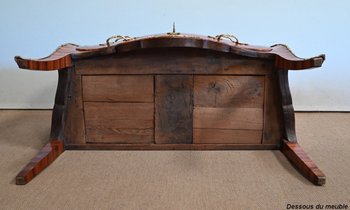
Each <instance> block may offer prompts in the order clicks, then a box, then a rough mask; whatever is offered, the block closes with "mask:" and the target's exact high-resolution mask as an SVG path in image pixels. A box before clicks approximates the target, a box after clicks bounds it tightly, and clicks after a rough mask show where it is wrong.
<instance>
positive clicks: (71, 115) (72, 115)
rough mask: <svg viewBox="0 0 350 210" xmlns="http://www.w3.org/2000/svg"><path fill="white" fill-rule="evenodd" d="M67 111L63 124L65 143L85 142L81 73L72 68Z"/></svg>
mask: <svg viewBox="0 0 350 210" xmlns="http://www.w3.org/2000/svg"><path fill="white" fill-rule="evenodd" d="M65 100H67V111H66V113H65V114H66V116H65V117H64V119H65V124H64V140H65V143H75V144H78V143H79V144H85V122H84V110H83V96H82V86H81V75H78V74H76V72H75V69H74V68H72V69H71V72H70V84H69V92H68V95H67V97H66V99H65Z"/></svg>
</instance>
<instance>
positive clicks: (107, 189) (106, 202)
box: [0, 111, 350, 210]
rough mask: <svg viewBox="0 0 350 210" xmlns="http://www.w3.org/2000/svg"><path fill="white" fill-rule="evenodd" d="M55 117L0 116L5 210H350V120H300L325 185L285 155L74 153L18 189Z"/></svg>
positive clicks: (312, 116)
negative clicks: (343, 209)
mask: <svg viewBox="0 0 350 210" xmlns="http://www.w3.org/2000/svg"><path fill="white" fill-rule="evenodd" d="M50 118H51V112H50V111H0V154H1V158H0V175H1V176H0V209H1V210H3V209H6V210H7V209H8V210H15V209H35V210H39V209H45V210H47V209H70V210H71V209H84V210H85V209H118V210H119V209H167V210H169V209H181V210H182V209H190V210H195V209H210V210H211V209H244V210H246V209H247V210H248V209H268V210H275V209H276V210H278V209H287V208H288V204H293V205H299V204H300V205H313V209H315V208H316V205H317V204H322V205H327V204H330V205H333V204H335V205H337V204H347V205H348V206H349V207H348V209H350V114H346V113H297V115H296V118H297V134H298V137H299V143H300V144H301V146H302V147H303V148H304V150H305V151H306V152H307V153H308V154H309V155H310V156H311V158H312V159H313V160H314V161H315V162H316V164H317V165H318V166H319V167H320V168H321V169H322V170H323V172H324V173H325V174H326V176H327V181H326V182H327V183H326V185H325V186H323V187H317V186H314V185H312V184H311V183H309V182H308V181H307V180H306V179H304V177H302V176H301V175H300V174H299V173H298V172H297V171H296V170H295V169H294V168H293V167H292V166H291V165H290V164H289V162H288V161H287V160H286V159H285V157H284V156H283V155H282V153H280V152H279V151H66V152H64V153H63V154H62V155H61V156H60V157H59V158H58V159H57V160H56V161H55V162H54V163H53V164H52V165H50V166H49V167H48V168H47V169H46V170H44V171H43V172H42V173H41V174H40V175H39V176H37V177H36V178H35V179H34V180H33V181H32V182H30V183H29V184H27V185H25V186H16V185H15V184H14V177H15V175H16V174H17V173H18V172H19V171H20V170H21V169H22V167H23V166H24V165H25V164H27V163H28V161H29V160H30V159H31V158H32V157H33V156H34V155H36V153H37V152H38V151H39V150H40V149H41V148H42V146H43V145H44V144H45V143H46V142H47V139H48V135H49V130H50ZM289 209H293V208H289ZM294 209H295V208H294ZM324 209H326V208H324Z"/></svg>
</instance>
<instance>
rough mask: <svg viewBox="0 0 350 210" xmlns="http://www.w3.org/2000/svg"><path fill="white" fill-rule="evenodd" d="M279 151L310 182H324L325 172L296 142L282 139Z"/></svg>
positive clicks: (318, 183) (321, 183)
mask: <svg viewBox="0 0 350 210" xmlns="http://www.w3.org/2000/svg"><path fill="white" fill-rule="evenodd" d="M281 151H282V153H283V154H284V155H285V156H286V157H287V159H288V160H289V161H290V162H291V164H292V165H293V166H294V167H295V168H296V169H298V170H299V172H300V173H301V174H302V175H303V176H304V177H305V178H307V179H308V180H309V181H310V182H312V183H313V184H315V185H319V186H321V185H324V184H325V183H326V176H325V174H324V173H323V172H322V171H321V170H320V169H319V168H318V167H317V166H316V164H315V163H314V162H313V161H312V160H311V159H310V158H309V156H308V155H307V154H306V153H305V152H304V150H303V149H302V148H301V147H300V145H299V144H298V143H296V142H288V141H282V147H281Z"/></svg>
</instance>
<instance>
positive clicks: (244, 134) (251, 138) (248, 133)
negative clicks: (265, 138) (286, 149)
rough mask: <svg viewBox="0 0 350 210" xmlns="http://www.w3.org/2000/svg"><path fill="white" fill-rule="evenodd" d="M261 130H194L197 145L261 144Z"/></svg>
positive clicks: (194, 141) (194, 140)
mask: <svg viewBox="0 0 350 210" xmlns="http://www.w3.org/2000/svg"><path fill="white" fill-rule="evenodd" d="M261 136H262V131H261V130H227V129H198V128H197V129H194V130H193V143H196V144H207V143H209V144H210V143H213V142H215V144H260V143H261Z"/></svg>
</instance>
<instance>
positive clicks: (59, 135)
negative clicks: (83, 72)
mask: <svg viewBox="0 0 350 210" xmlns="http://www.w3.org/2000/svg"><path fill="white" fill-rule="evenodd" d="M70 74H71V72H70V69H63V70H61V71H58V83H57V90H56V96H55V104H54V107H53V110H52V118H51V133H50V140H54V139H61V140H63V139H64V135H63V132H64V124H65V121H64V115H65V112H66V108H67V98H68V90H69V89H68V87H69V82H70V81H69V79H70Z"/></svg>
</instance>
